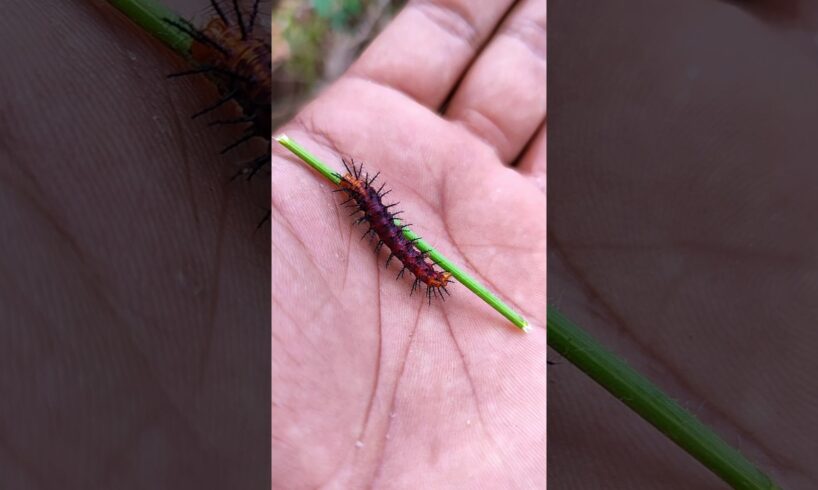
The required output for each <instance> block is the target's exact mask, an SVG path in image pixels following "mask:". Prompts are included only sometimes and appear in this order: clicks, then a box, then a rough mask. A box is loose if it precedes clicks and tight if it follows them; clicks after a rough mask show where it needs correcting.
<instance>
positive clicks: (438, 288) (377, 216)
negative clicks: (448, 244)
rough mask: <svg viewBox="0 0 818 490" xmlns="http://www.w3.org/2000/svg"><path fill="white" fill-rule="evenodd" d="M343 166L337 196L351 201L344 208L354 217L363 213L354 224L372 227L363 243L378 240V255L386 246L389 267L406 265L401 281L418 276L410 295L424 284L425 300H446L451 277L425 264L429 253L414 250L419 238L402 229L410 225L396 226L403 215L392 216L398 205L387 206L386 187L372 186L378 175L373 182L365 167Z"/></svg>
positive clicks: (376, 175) (399, 275)
mask: <svg viewBox="0 0 818 490" xmlns="http://www.w3.org/2000/svg"><path fill="white" fill-rule="evenodd" d="M343 163H344V168H346V170H347V173H346V174H345V175H343V176H341V175H338V177H339V178H340V179H341V182H340V183H339V186H340V189H337V192H344V193H346V195H347V196H348V197H349V198H348V199H347V200H346V201H344V202H343V203H342V204H348V205H350V207H354V208H356V209H355V211H354V212H353V213H352V215H355V214H357V213H359V212H362V213H364V215H363V216H362V217H360V218H358V219H357V221H355V224H358V223H363V222H367V223H369V229H368V230H367V231H366V233H364V235H363V236H362V237H361V239H363V238H364V237H366V236H368V235H370V236H371V235H375V236H377V237H378V244H377V245H376V246H375V252H376V253H377V252H378V251H379V250H380V248H381V247H382V246H384V245H386V247H387V248H388V249H389V257H388V258H387V259H386V265H387V267H388V266H389V262H390V261H391V260H392V258H393V257H394V258H396V259H398V260H399V261H400V263H401V264H403V267H402V268H401V270H400V272H399V273H398V278H400V277H401V276H402V275H403V272H404V271H405V270H407V269H408V270H409V272H411V273H412V274H414V275H415V281H414V282H413V283H412V292H411V293H409V294H410V295H411V294H412V293H414V292H415V289H416V288H417V287H418V284H419V283H423V284H425V285H426V296H427V297H428V298H429V302H430V303H431V301H432V296H433V295H434V296H435V297H436V296H437V295H438V294H439V295H440V298H441V299H444V300H445V298H444V297H443V292H444V291H445V292H446V294H449V290H448V289H446V285H447V284H448V283H449V282H451V281H452V279H451V273H450V272H444V271H438V270H435V268H434V266H433V265H432V264H430V263H429V262H427V261H426V255H427V254H426V252H421V251H420V250H418V248H417V247H416V246H415V243H414V242H415V241H417V240H419V238H418V239H415V240H409V239H408V238H406V237H405V236H404V235H403V229H404V228H406V227H408V226H409V225H405V224H403V225H396V224H395V216H397V215H398V214H400V211H397V212H391V211H390V208H392V207H394V206H396V205H397V204H398V203H395V204H389V205H385V204H384V203H383V197H384V196H385V195H386V194H387V193H389V192H390V191H385V192H384V191H383V188H384V185H385V184H382V185H381V186H380V188H378V189H375V187H374V186H373V185H372V184H374V183H375V179H377V178H378V175H379V173H378V174H375V175H374V176H373V177H372V178H370V177H369V174H364V172H363V165H360V166H359V167H357V168H356V167H355V163H354V162H349V164H347V162H346V160H343Z"/></svg>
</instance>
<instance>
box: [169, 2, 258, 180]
mask: <svg viewBox="0 0 818 490" xmlns="http://www.w3.org/2000/svg"><path fill="white" fill-rule="evenodd" d="M259 1H260V0H255V2H254V3H253V8H252V11H251V13H250V16H249V19H248V20H247V22H246V23H245V19H244V16H243V15H242V12H241V9H240V8H239V5H238V1H237V0H232V5H233V13H232V17H233V18H232V19H231V18H230V17H229V16H228V15H227V14H226V13H225V11H224V10H223V9H222V7H221V5H220V4H219V2H218V1H217V0H210V5H211V7H212V8H213V10H214V12H215V13H216V17H214V18H213V19H211V20H210V21H209V22H208V23H207V24H206V25H205V26H204V27H203V28H202V29H199V28H197V27H196V26H194V25H193V24H191V23H190V22H188V21H185V20H182V21H179V22H177V21H174V20H169V19H166V22H167V23H168V24H170V25H173V26H174V27H176V28H177V29H179V30H181V31H182V32H185V33H186V34H188V35H189V36H191V38H192V39H193V42H192V44H191V48H190V58H191V60H192V61H193V62H194V63H195V65H196V67H195V68H194V69H191V70H188V71H184V72H181V73H175V74H173V75H170V77H178V76H186V75H196V74H204V75H207V76H208V77H209V78H210V80H212V81H213V82H214V83H215V84H216V86H217V88H218V90H219V94H220V98H219V100H218V101H216V102H215V103H214V104H212V105H210V106H208V107H206V108H204V109H202V110H201V111H199V112H197V113H196V114H194V115H193V116H192V118H197V117H199V116H201V115H204V114H207V113H209V112H211V111H213V110H215V109H217V108H219V107H221V106H222V105H224V104H226V103H227V102H229V101H231V100H232V101H235V102H236V103H237V104H238V105H239V106H240V107H241V109H242V116H241V117H238V118H236V119H229V120H219V121H213V122H211V123H210V125H217V124H244V123H247V124H249V126H248V127H247V128H246V129H245V131H244V133H243V134H242V135H241V137H240V138H239V139H238V140H237V141H235V142H233V143H231V144H230V145H228V146H227V147H225V148H224V149H223V150H222V151H221V153H222V154H224V153H227V152H228V151H230V150H232V149H233V148H235V147H237V146H239V145H241V144H242V143H244V142H246V141H248V140H250V139H252V138H254V137H261V138H264V139H266V140H267V141H268V142H269V141H270V139H271V138H270V136H271V129H272V128H271V115H272V113H271V97H272V94H271V88H272V80H271V70H272V52H271V46H270V43H269V36H266V37H265V38H259V37H254V36H253V30H254V27H255V21H256V17H257V16H258V10H259V8H258V7H259ZM267 148H268V151H267V152H266V153H265V154H263V155H261V156H259V157H257V158H255V159H253V160H251V161H250V162H247V164H246V166H245V168H243V169H242V170H240V171H239V172H238V173H237V174H236V175H235V176H234V178H235V177H238V176H239V175H240V174H242V173H247V174H248V177H247V178H248V179H250V178H252V177H253V176H254V175H255V174H256V173H257V172H258V171H259V170H261V169H262V168H263V167H264V165H266V164H267V163H268V162H269V161H270V151H269V148H270V145H269V144H268V145H267Z"/></svg>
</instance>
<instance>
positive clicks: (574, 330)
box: [548, 306, 778, 490]
mask: <svg viewBox="0 0 818 490" xmlns="http://www.w3.org/2000/svg"><path fill="white" fill-rule="evenodd" d="M548 345H549V346H551V347H552V348H553V349H554V350H556V351H557V352H559V353H560V354H561V355H562V356H563V357H565V358H566V359H567V360H568V361H570V362H571V363H572V364H574V365H575V366H577V367H578V368H579V369H581V370H582V371H583V372H585V374H587V375H588V376H590V377H591V378H592V379H593V380H594V381H596V382H597V383H599V384H600V385H602V387H603V388H605V389H606V390H608V391H609V392H610V393H611V394H612V395H614V396H615V397H616V398H617V399H619V400H620V401H622V402H623V403H624V404H625V405H627V406H629V407H630V408H631V409H633V410H634V411H635V412H636V413H637V414H639V415H640V416H641V417H642V418H643V419H645V420H647V421H648V422H650V423H651V424H652V425H653V426H654V427H656V428H657V429H659V430H660V431H662V433H664V434H665V435H666V436H668V437H669V438H670V439H671V440H672V441H673V442H675V443H676V444H677V445H679V446H680V447H681V448H682V449H684V450H685V451H686V452H687V453H688V454H690V455H691V456H693V457H694V458H696V459H698V460H699V462H701V463H702V464H703V465H705V466H706V467H707V468H708V469H709V470H710V471H712V472H713V473H715V474H716V475H718V476H719V477H720V478H721V479H722V480H724V481H725V482H727V483H728V484H729V485H731V486H732V487H733V488H739V489H747V490H773V489H777V488H778V487H777V486H776V485H775V484H774V483H773V482H772V480H770V478H769V477H767V476H766V475H765V474H764V473H762V472H761V471H760V470H759V469H758V468H756V467H755V466H753V464H752V463H750V461H748V460H747V459H746V458H745V457H744V456H743V455H742V454H741V453H740V452H738V451H737V450H736V449H734V448H732V447H731V446H729V445H728V444H727V443H726V442H724V441H723V440H722V439H721V438H720V437H719V436H718V435H716V433H715V432H713V431H712V430H711V429H710V428H709V427H707V426H706V425H704V424H702V423H701V422H700V421H699V420H698V419H697V418H696V417H695V416H694V415H693V414H691V413H690V412H688V411H687V410H685V409H684V408H682V407H681V406H679V404H678V403H676V402H675V401H673V400H671V399H670V398H669V397H668V396H667V395H666V394H664V393H663V392H662V391H660V390H659V388H657V387H656V386H655V385H654V384H653V383H651V382H650V381H648V380H647V379H646V378H644V377H643V376H641V375H640V374H639V373H637V372H636V371H635V370H634V369H633V368H631V367H630V366H628V365H627V364H626V363H625V362H624V361H623V360H621V359H620V358H619V357H617V356H616V355H614V354H613V353H611V352H609V351H608V350H606V349H605V348H604V347H603V346H602V345H601V344H599V343H598V342H597V341H596V340H594V338H593V337H591V336H590V335H588V334H587V333H585V332H584V331H583V330H582V329H580V328H579V327H577V326H576V325H574V324H573V323H572V322H571V321H570V320H569V319H568V318H566V317H565V316H563V315H562V314H561V313H560V312H559V311H557V309H556V308H553V307H551V306H549V307H548Z"/></svg>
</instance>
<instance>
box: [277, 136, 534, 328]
mask: <svg viewBox="0 0 818 490" xmlns="http://www.w3.org/2000/svg"><path fill="white" fill-rule="evenodd" d="M276 141H278V142H279V143H281V145H282V146H284V147H285V148H287V149H288V150H290V151H291V152H293V153H294V154H295V155H296V156H298V158H300V159H301V160H303V161H304V162H305V163H307V164H309V165H310V166H311V167H312V168H314V169H315V170H316V171H318V172H319V173H320V174H321V175H323V176H324V178H326V179H327V180H329V181H330V182H332V183H333V184H335V185H338V183H339V182H340V181H341V180H340V179H339V178H338V175H337V174H336V173H335V172H334V171H333V170H332V169H331V168H329V167H327V166H326V165H325V164H324V163H323V162H321V161H320V160H319V159H318V158H316V157H315V156H314V155H312V154H311V153H310V152H309V151H307V150H306V149H305V148H304V147H303V146H301V145H299V144H298V143H296V142H295V141H293V140H291V139H290V138H289V137H288V136H287V135H284V134H281V135H279V136H276ZM395 224H396V225H398V226H400V225H401V220H399V219H397V218H395ZM403 236H405V237H406V238H407V239H409V240H415V239H416V238H420V237H418V236H417V235H416V234H415V233H413V232H412V231H411V230H410V229H409V228H404V229H403ZM415 246H417V247H418V249H419V250H420V251H421V252H428V255H429V257H430V258H431V259H432V260H434V261H435V262H437V264H438V265H439V266H440V267H441V268H443V270H446V271H448V272H451V273H452V276H453V277H454V278H455V279H457V280H458V281H459V282H460V283H461V284H463V285H464V286H466V287H467V288H469V289H470V290H471V291H472V292H473V293H474V294H476V295H477V296H478V297H480V299H482V300H483V301H485V302H486V303H488V304H489V305H490V306H491V307H492V308H494V309H495V310H497V311H498V312H499V313H500V314H501V315H503V316H504V317H506V318H508V320H509V321H510V322H511V323H513V324H514V326H516V327H517V328H519V329H520V330H522V331H523V332H528V331H529V329H530V326H529V325H528V322H527V321H526V320H525V318H523V316H522V315H520V314H519V313H517V312H516V311H514V310H513V309H512V308H511V307H510V306H508V305H507V304H505V303H504V302H503V300H501V299H500V298H498V297H497V296H495V295H494V294H492V292H491V291H489V290H488V289H486V287H485V286H483V285H482V284H480V283H479V282H477V280H476V279H475V278H473V277H472V276H470V275H469V274H467V273H466V272H465V271H463V270H462V269H460V268H459V267H457V266H456V265H454V264H453V263H452V262H451V261H449V259H447V258H446V257H445V256H443V255H442V254H441V253H440V252H438V251H437V250H435V249H433V248H432V247H431V245H429V244H428V243H427V242H426V241H424V240H418V241H416V242H415Z"/></svg>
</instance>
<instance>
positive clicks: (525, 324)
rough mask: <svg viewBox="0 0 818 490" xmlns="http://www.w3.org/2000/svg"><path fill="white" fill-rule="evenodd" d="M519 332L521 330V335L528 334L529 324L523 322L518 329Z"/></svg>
mask: <svg viewBox="0 0 818 490" xmlns="http://www.w3.org/2000/svg"><path fill="white" fill-rule="evenodd" d="M520 330H522V331H523V333H528V332H530V331H531V324H530V323H528V322H523V325H522V326H521V327H520Z"/></svg>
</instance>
